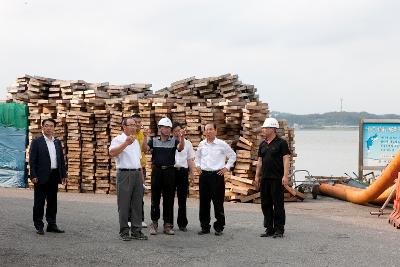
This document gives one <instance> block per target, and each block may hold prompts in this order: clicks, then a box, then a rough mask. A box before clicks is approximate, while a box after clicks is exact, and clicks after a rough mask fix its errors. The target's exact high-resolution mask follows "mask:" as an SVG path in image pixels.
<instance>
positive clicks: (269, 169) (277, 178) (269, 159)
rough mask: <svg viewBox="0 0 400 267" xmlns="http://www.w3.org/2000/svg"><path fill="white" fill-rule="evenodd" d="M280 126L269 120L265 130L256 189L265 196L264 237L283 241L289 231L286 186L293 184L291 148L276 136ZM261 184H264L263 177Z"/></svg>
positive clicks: (265, 122)
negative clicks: (289, 183) (277, 238)
mask: <svg viewBox="0 0 400 267" xmlns="http://www.w3.org/2000/svg"><path fill="white" fill-rule="evenodd" d="M277 128H279V123H278V121H277V120H276V119H274V118H267V119H266V120H265V121H264V124H263V126H262V134H263V136H264V137H265V140H263V141H262V143H261V144H260V147H259V149H258V162H257V170H256V177H255V185H256V187H257V188H260V192H261V209H262V212H263V214H264V227H265V233H263V234H261V235H260V236H261V237H268V236H273V237H274V238H276V237H283V233H284V231H285V208H284V196H283V193H284V185H287V184H288V182H289V179H288V173H289V155H290V151H289V147H288V144H287V142H286V141H285V140H283V139H282V138H280V137H278V136H277V135H276V129H277ZM261 175H262V178H261V184H260V176H261Z"/></svg>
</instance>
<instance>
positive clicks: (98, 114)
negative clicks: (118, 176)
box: [93, 100, 111, 194]
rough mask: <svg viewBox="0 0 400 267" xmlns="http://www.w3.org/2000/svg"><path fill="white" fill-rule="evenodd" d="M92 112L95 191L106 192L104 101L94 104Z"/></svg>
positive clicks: (107, 164)
mask: <svg viewBox="0 0 400 267" xmlns="http://www.w3.org/2000/svg"><path fill="white" fill-rule="evenodd" d="M93 113H94V120H95V122H96V123H95V125H94V134H95V139H96V144H95V147H96V149H95V159H96V164H95V167H96V170H95V180H96V187H95V193H101V194H106V193H109V190H110V166H111V165H110V157H109V155H108V147H109V143H110V131H109V116H110V115H109V111H108V110H107V108H106V104H105V101H104V100H102V101H99V102H98V103H97V105H96V109H95V110H94V111H93Z"/></svg>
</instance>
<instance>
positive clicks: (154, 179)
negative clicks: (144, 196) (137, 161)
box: [150, 166, 175, 225]
mask: <svg viewBox="0 0 400 267" xmlns="http://www.w3.org/2000/svg"><path fill="white" fill-rule="evenodd" d="M161 196H162V197H163V220H164V225H166V224H169V225H174V198H175V169H174V167H169V168H167V169H161V168H159V167H156V166H154V167H153V169H152V173H151V211H150V217H151V220H152V221H153V222H157V221H158V220H159V219H160V200H161Z"/></svg>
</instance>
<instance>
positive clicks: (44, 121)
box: [42, 118, 57, 127]
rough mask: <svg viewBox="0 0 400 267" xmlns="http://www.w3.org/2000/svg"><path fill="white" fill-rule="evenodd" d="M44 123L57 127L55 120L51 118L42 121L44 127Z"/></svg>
mask: <svg viewBox="0 0 400 267" xmlns="http://www.w3.org/2000/svg"><path fill="white" fill-rule="evenodd" d="M46 121H50V122H52V123H53V124H54V127H55V126H56V125H57V123H56V120H55V119H53V118H47V119H44V120H42V126H44V124H45V123H46Z"/></svg>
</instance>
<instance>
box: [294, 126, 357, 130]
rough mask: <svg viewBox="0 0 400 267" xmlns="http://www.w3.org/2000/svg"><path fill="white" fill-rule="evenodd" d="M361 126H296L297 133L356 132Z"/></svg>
mask: <svg viewBox="0 0 400 267" xmlns="http://www.w3.org/2000/svg"><path fill="white" fill-rule="evenodd" d="M358 128H359V126H358V125H357V126H348V125H335V126H295V127H294V129H295V130H296V131H321V130H322V131H326V130H338V131H339V130H346V131H354V130H358Z"/></svg>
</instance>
